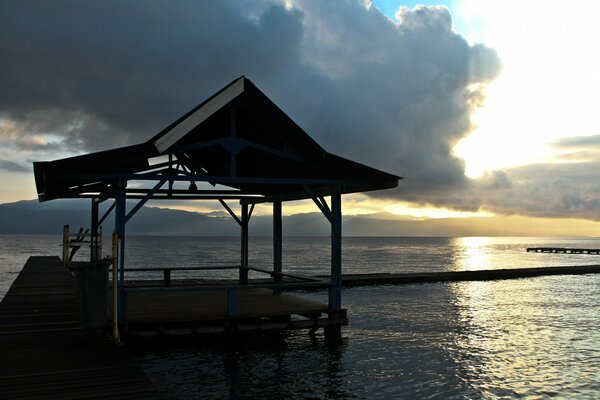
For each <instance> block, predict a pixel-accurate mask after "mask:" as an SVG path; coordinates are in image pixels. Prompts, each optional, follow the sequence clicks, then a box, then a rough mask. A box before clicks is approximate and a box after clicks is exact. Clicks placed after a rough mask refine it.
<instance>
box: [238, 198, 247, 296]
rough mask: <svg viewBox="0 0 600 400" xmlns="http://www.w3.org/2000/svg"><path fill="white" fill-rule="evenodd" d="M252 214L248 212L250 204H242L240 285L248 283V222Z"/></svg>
mask: <svg viewBox="0 0 600 400" xmlns="http://www.w3.org/2000/svg"><path fill="white" fill-rule="evenodd" d="M249 220H250V216H249V214H248V204H242V218H241V220H240V227H241V228H242V246H241V247H242V248H241V253H242V254H241V263H240V264H241V265H240V276H239V280H240V285H247V284H248V223H249Z"/></svg>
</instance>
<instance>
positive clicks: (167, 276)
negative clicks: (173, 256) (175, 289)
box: [163, 268, 171, 287]
mask: <svg viewBox="0 0 600 400" xmlns="http://www.w3.org/2000/svg"><path fill="white" fill-rule="evenodd" d="M163 284H164V285H165V287H170V286H171V270H170V269H168V268H165V269H163Z"/></svg>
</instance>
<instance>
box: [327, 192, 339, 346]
mask: <svg viewBox="0 0 600 400" xmlns="http://www.w3.org/2000/svg"><path fill="white" fill-rule="evenodd" d="M331 215H332V218H331V287H330V288H329V310H330V314H329V316H330V318H331V317H332V316H333V315H335V314H336V312H338V311H341V309H342V195H341V193H340V191H339V190H336V191H335V192H334V193H333V194H332V195H331ZM325 334H326V335H327V336H338V337H339V335H340V334H341V327H340V326H339V325H334V326H330V327H326V329H325Z"/></svg>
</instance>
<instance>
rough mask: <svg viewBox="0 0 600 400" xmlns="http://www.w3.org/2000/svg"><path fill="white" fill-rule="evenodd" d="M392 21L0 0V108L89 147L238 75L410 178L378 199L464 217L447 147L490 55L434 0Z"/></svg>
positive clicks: (298, 9)
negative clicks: (462, 32) (455, 25)
mask: <svg viewBox="0 0 600 400" xmlns="http://www.w3.org/2000/svg"><path fill="white" fill-rule="evenodd" d="M398 16H399V18H400V19H401V22H400V23H394V22H392V21H391V20H389V19H388V18H387V17H385V16H383V15H382V14H381V13H380V12H379V11H378V10H377V9H375V8H373V7H371V8H366V7H365V6H364V5H363V3H362V2H360V1H358V0H352V1H350V0H349V1H335V2H333V1H297V2H292V7H289V8H286V7H284V5H283V4H282V3H280V2H278V1H276V0H273V1H267V0H264V1H255V2H251V1H233V0H230V1H211V2H197V1H180V2H176V3H173V2H169V1H147V2H120V1H102V2H83V1H61V0H57V1H52V2H38V1H33V2H30V1H4V2H2V3H0V59H2V63H0V87H2V93H1V94H0V115H2V116H4V117H5V118H7V119H9V120H10V121H12V122H13V123H14V124H15V126H16V127H17V128H16V129H17V130H19V131H20V132H25V133H26V134H31V135H34V134H36V135H39V134H53V135H55V136H58V137H61V138H62V140H60V143H61V144H62V145H63V146H68V148H67V150H68V151H72V152H76V151H91V150H97V149H100V148H108V147H114V146H120V145H125V144H132V143H136V142H140V141H143V140H146V139H147V138H149V137H150V136H151V135H153V134H154V133H156V132H157V131H159V130H160V129H162V128H163V127H164V126H166V125H167V124H168V123H170V122H171V121H173V120H174V119H175V118H177V117H178V116H180V115H181V114H183V113H184V112H186V111H187V110H189V109H190V108H191V107H193V106H194V105H196V104H197V103H199V102H200V101H202V100H204V99H205V98H206V97H207V96H209V95H210V94H212V93H213V92H214V91H216V90H218V89H219V88H221V87H222V86H223V85H224V84H226V83H228V82H229V81H231V80H232V79H234V78H235V77H237V76H239V75H242V74H244V75H246V76H248V77H249V78H251V79H252V80H253V81H255V83H256V84H257V85H258V86H259V87H260V88H261V89H262V90H263V91H264V92H265V93H266V94H267V95H268V96H269V97H271V98H272V99H273V100H274V101H275V102H276V103H277V104H279V105H280V106H281V107H282V108H283V110H284V111H286V112H287V113H288V114H289V115H290V116H291V117H292V118H293V119H295V120H296V121H297V122H298V123H299V124H300V125H301V126H302V127H303V128H304V129H305V130H307V132H309V134H311V135H312V136H313V137H314V138H315V139H316V140H317V141H319V142H320V143H321V144H322V145H323V146H324V147H325V148H326V149H327V150H328V151H331V152H333V153H337V154H340V155H342V156H345V157H350V158H352V159H356V160H357V161H360V162H363V163H367V164H370V165H373V166H375V167H378V168H382V169H384V170H386V171H389V172H392V173H396V174H399V175H402V176H405V177H406V178H407V179H406V181H403V183H402V185H401V188H400V189H399V190H397V191H391V192H387V193H385V196H388V197H389V196H392V197H394V198H401V199H404V200H411V201H419V202H426V203H430V204H440V205H447V206H449V207H454V208H462V209H477V208H478V207H479V205H480V203H479V200H480V199H479V198H478V197H469V193H470V191H471V190H472V183H470V182H469V180H468V179H467V178H465V176H464V163H463V161H462V160H460V159H458V158H457V157H455V156H454V155H453V153H452V148H453V146H454V145H455V143H456V142H457V141H458V140H460V139H461V138H462V137H464V136H465V135H467V134H468V133H469V131H470V129H471V124H470V119H469V116H470V113H471V112H472V110H473V108H474V107H476V106H477V104H479V102H480V101H481V98H482V93H483V92H482V90H483V89H484V86H485V83H486V82H488V81H490V80H492V79H493V78H494V77H495V76H496V75H497V73H498V71H499V64H500V63H499V59H498V56H497V55H496V53H495V52H494V51H493V50H491V49H489V48H486V47H485V46H482V45H469V43H467V42H466V40H465V39H464V38H463V37H461V36H460V35H458V34H457V33H455V32H454V31H453V30H452V19H451V16H450V14H449V12H448V10H447V9H446V8H444V7H418V8H415V9H414V10H408V9H405V8H403V9H401V10H400V12H399V14H398ZM24 128H25V129H24Z"/></svg>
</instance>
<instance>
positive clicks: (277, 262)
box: [273, 200, 283, 293]
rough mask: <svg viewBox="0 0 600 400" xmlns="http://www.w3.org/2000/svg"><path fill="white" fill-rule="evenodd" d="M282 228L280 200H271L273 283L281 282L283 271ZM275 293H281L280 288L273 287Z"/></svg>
mask: <svg viewBox="0 0 600 400" xmlns="http://www.w3.org/2000/svg"><path fill="white" fill-rule="evenodd" d="M282 237H283V229H282V224H281V200H275V201H274V202H273V273H274V277H275V283H281V281H282V279H281V278H282V276H281V273H282V272H283V267H282V265H283V239H282ZM274 292H275V293H281V289H275V290H274Z"/></svg>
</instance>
